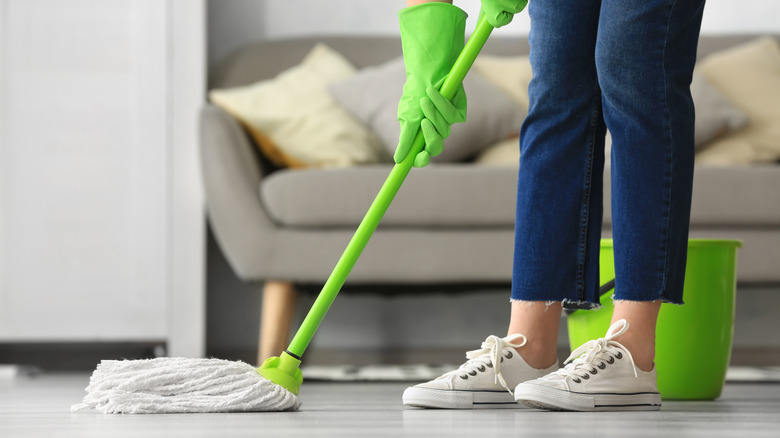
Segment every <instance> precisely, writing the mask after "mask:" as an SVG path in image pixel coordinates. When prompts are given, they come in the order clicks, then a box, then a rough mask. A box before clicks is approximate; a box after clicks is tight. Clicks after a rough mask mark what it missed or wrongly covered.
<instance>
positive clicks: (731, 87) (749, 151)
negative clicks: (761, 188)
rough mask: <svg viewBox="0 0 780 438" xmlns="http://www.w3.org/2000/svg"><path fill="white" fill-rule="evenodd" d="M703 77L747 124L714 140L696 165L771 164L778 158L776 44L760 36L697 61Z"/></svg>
mask: <svg viewBox="0 0 780 438" xmlns="http://www.w3.org/2000/svg"><path fill="white" fill-rule="evenodd" d="M698 71H699V73H701V74H703V75H704V76H706V77H707V79H708V80H709V81H710V83H711V84H712V85H713V86H714V87H716V88H717V89H718V90H719V91H720V92H721V93H722V94H723V95H724V96H725V97H726V98H727V99H729V100H730V101H731V102H732V103H733V104H734V105H735V106H737V107H739V108H740V109H742V110H743V111H744V112H745V113H746V114H747V116H748V119H749V121H750V122H749V124H748V126H747V127H745V128H744V129H742V130H740V131H738V132H735V133H734V134H732V135H730V136H727V137H725V138H722V139H720V140H716V141H714V142H712V143H710V144H709V145H707V146H705V147H704V149H703V150H702V151H701V152H700V153H699V154H698V155H697V156H696V162H697V164H705V163H706V164H721V165H725V164H750V163H772V162H776V161H777V160H778V159H780V46H779V45H778V42H777V40H776V39H774V38H771V37H764V38H759V39H756V40H753V41H751V42H749V43H746V44H743V45H740V46H737V47H733V48H731V49H727V50H724V51H721V52H717V53H714V54H712V55H710V56H708V57H707V58H706V59H704V60H703V61H701V62H700V63H699V66H698Z"/></svg>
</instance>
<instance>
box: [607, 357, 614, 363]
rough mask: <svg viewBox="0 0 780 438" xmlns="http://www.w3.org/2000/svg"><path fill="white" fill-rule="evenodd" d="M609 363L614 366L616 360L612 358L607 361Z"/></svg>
mask: <svg viewBox="0 0 780 438" xmlns="http://www.w3.org/2000/svg"><path fill="white" fill-rule="evenodd" d="M607 363H608V364H610V365H612V364H613V363H615V358H614V357H612V356H610V357H609V359H607Z"/></svg>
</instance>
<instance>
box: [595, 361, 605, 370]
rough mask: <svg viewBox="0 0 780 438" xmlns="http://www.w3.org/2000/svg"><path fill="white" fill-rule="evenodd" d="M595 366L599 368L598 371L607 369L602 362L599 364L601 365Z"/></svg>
mask: <svg viewBox="0 0 780 438" xmlns="http://www.w3.org/2000/svg"><path fill="white" fill-rule="evenodd" d="M596 366H597V367H599V369H600V370H603V369H604V368H606V367H607V364H605V363H604V362H601V365H596Z"/></svg>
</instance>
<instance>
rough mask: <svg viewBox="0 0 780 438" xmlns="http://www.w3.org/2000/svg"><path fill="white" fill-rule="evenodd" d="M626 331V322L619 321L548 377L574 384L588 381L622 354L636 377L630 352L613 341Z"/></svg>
mask: <svg viewBox="0 0 780 438" xmlns="http://www.w3.org/2000/svg"><path fill="white" fill-rule="evenodd" d="M626 331H628V321H626V320H625V319H621V320H619V321H617V322H615V323H614V324H612V326H611V327H610V328H609V330H607V334H606V336H605V337H603V338H599V339H594V340H592V341H588V342H586V343H584V344H582V345H581V346H579V347H578V348H577V349H575V350H574V351H572V352H571V355H569V357H568V358H567V359H566V361H565V362H564V365H565V366H564V367H563V368H561V369H559V370H558V371H555V372H553V373H552V374H550V376H551V377H552V376H560V378H562V379H563V380H565V379H566V378H567V377H569V378H571V379H572V380H573V381H574V382H575V383H580V382H581V381H582V380H588V379H590V376H591V375H595V374H596V373H598V370H603V369H604V368H606V367H607V365H611V364H613V363H615V360H620V359H622V358H623V354H625V355H626V356H627V357H628V360H629V361H631V367H632V368H633V369H634V377H638V375H637V371H636V364H634V358H633V357H632V356H631V352H630V351H628V349H627V348H626V347H624V346H623V344H621V343H620V342H617V341H615V340H614V339H615V338H617V337H618V336H620V335H622V334H623V333H625V332H626Z"/></svg>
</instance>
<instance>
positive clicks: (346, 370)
mask: <svg viewBox="0 0 780 438" xmlns="http://www.w3.org/2000/svg"><path fill="white" fill-rule="evenodd" d="M455 368H457V365H446V364H445V365H423V364H420V365H368V366H353V365H307V366H304V367H303V368H302V369H301V371H302V372H303V378H304V379H306V380H322V381H334V382H372V381H373V382H423V381H427V380H431V379H435V378H436V377H439V376H440V375H442V374H444V373H446V372H448V371H452V370H454V369H455ZM726 381H727V382H731V383H746V382H778V383H780V367H730V368H729V369H728V372H727V373H726Z"/></svg>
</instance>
